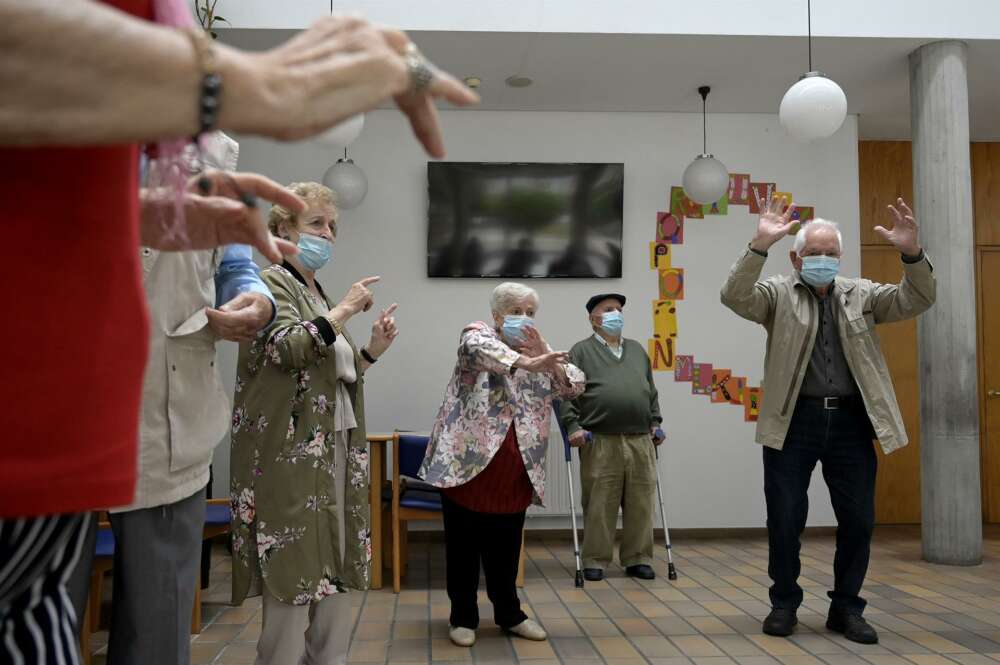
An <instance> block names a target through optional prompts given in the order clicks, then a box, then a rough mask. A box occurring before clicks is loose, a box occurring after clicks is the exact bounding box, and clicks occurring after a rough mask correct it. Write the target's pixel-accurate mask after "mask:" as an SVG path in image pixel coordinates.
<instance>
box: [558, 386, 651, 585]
mask: <svg viewBox="0 0 1000 665" xmlns="http://www.w3.org/2000/svg"><path fill="white" fill-rule="evenodd" d="M552 409H553V410H554V411H555V414H556V423H557V424H558V425H559V433H560V434H562V440H563V451H564V452H565V454H566V476H567V477H568V478H569V516H570V521H571V522H572V524H573V556H574V557H575V559H576V587H577V588H578V589H582V588H583V561H582V560H581V559H580V539H579V538H578V537H577V535H576V496H575V495H574V493H573V448H572V447H571V446H570V445H569V437H568V436H566V429H565V428H564V427H563V424H562V420H560V419H559V402H557V401H554V402H552ZM657 475H659V474H657Z"/></svg>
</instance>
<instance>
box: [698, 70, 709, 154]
mask: <svg viewBox="0 0 1000 665" xmlns="http://www.w3.org/2000/svg"><path fill="white" fill-rule="evenodd" d="M711 90H712V89H711V88H710V87H708V86H707V85H703V86H701V87H700V88H698V94H699V95H701V154H703V155H707V154H708V114H707V111H706V103H707V100H708V93H709V92H711Z"/></svg>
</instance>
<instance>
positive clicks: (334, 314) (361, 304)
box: [327, 276, 382, 323]
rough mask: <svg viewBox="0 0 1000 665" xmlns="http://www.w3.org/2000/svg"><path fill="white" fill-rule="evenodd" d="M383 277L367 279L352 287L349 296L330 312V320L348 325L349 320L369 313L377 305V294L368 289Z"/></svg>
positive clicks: (328, 315)
mask: <svg viewBox="0 0 1000 665" xmlns="http://www.w3.org/2000/svg"><path fill="white" fill-rule="evenodd" d="M381 279H382V278H381V277H378V276H375V277H365V278H364V279H363V280H361V281H359V282H355V283H354V284H352V285H351V288H350V289H349V290H348V291H347V295H346V296H344V298H343V300H341V301H340V302H339V303H337V306H336V307H334V308H333V309H331V310H330V311H329V313H328V314H327V317H328V318H331V319H336V320H337V321H339V322H340V323H346V322H347V320H348V319H349V318H351V317H352V316H354V315H355V314H359V313H361V312H367V311H368V310H369V309H371V308H372V305H373V304H374V303H375V294H374V293H372V291H371V289H369V288H368V287H369V286H371V285H372V284H375V283H376V282H378V281H379V280H381Z"/></svg>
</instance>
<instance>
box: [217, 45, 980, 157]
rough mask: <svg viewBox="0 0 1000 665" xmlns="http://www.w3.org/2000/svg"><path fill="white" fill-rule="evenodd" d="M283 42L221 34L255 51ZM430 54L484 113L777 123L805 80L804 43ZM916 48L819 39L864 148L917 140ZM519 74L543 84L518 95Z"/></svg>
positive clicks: (817, 59)
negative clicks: (472, 88)
mask: <svg viewBox="0 0 1000 665" xmlns="http://www.w3.org/2000/svg"><path fill="white" fill-rule="evenodd" d="M291 34H292V32H291V31H287V30H225V31H221V35H220V36H221V38H222V39H223V40H224V41H226V42H229V43H231V44H234V45H237V46H241V47H243V48H249V49H253V50H258V49H263V48H267V47H269V46H272V45H274V44H277V43H279V42H281V41H284V40H285V39H288V38H289V37H290V36H291ZM411 36H412V37H413V39H414V40H415V41H416V42H417V43H418V44H419V45H420V47H421V49H422V50H423V51H424V53H425V54H426V55H427V56H428V57H429V58H430V59H431V60H433V61H434V62H435V63H436V64H437V65H439V66H440V67H442V68H444V69H446V70H448V71H450V72H452V73H454V74H455V75H457V76H460V77H462V76H478V77H479V78H481V79H482V80H483V85H482V87H481V88H480V90H479V92H480V94H481V95H482V98H483V102H482V105H481V106H480V107H479V108H482V109H487V110H531V111H631V112H697V111H700V110H701V99H700V97H699V96H698V92H697V88H698V86H699V85H703V84H705V85H711V86H712V94H711V96H710V97H709V102H708V110H709V113H776V112H777V108H778V103H779V102H780V100H781V96H782V95H783V94H784V92H785V90H786V89H787V88H788V86H789V85H791V83H793V82H794V81H795V80H796V79H797V78H798V76H799V75H801V74H802V73H803V72H804V71H805V70H806V69H807V57H806V40H805V39H803V38H796V37H733V36H704V37H699V36H690V35H680V36H677V35H671V36H660V35H606V34H605V35H596V34H564V33H560V34H551V33H485V32H417V33H411ZM921 43H923V42H922V41H921V40H915V39H870V38H818V39H814V40H813V62H814V65H815V67H816V68H817V69H820V70H821V71H823V72H825V73H826V74H827V75H828V76H830V77H831V78H833V79H835V80H836V81H837V82H838V83H840V85H841V86H842V87H843V88H844V91H845V92H846V93H847V100H848V109H849V112H850V113H856V114H859V116H860V118H859V132H860V135H861V138H866V139H905V138H909V136H910V109H909V73H908V65H907V54H908V53H910V52H911V51H912V50H913V49H915V48H917V47H918V46H920V45H921ZM512 74H522V75H526V76H530V77H531V78H533V79H534V80H535V84H534V85H533V86H531V87H529V88H521V89H513V88H509V87H507V86H506V85H505V84H504V79H506V78H507V77H508V76H510V75H512ZM969 97H970V100H969V101H970V116H971V133H972V139H973V140H976V141H998V140H1000V111H998V109H1000V40H991V41H972V42H969Z"/></svg>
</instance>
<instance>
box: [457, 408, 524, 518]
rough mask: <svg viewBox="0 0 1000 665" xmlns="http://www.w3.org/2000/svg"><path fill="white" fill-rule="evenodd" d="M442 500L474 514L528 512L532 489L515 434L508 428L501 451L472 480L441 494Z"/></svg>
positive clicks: (512, 426) (512, 427) (512, 429)
mask: <svg viewBox="0 0 1000 665" xmlns="http://www.w3.org/2000/svg"><path fill="white" fill-rule="evenodd" d="M441 491H442V492H444V494H445V496H447V497H448V498H449V499H451V500H452V501H454V502H455V503H457V504H458V505H460V506H462V507H463V508H465V509H467V510H472V511H475V512H477V513H520V512H524V511H525V510H527V509H528V506H530V505H531V499H532V497H533V496H534V494H535V489H534V487H532V485H531V479H530V478H528V472H527V470H526V469H525V468H524V460H523V459H522V458H521V449H520V447H519V446H518V445H517V433H516V432H514V425H513V424H512V425H511V426H510V429H509V430H508V431H507V436H506V437H505V438H504V440H503V443H502V444H500V449H499V450H498V451H497V452H496V454H495V455H494V456H493V459H491V460H490V463H489V464H487V465H486V468H485V469H483V470H482V471H480V472H479V475H477V476H476V477H475V478H473V479H472V480H470V481H469V482H467V483H465V484H464V485H459V486H458V487H449V488H447V489H443V490H441Z"/></svg>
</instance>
